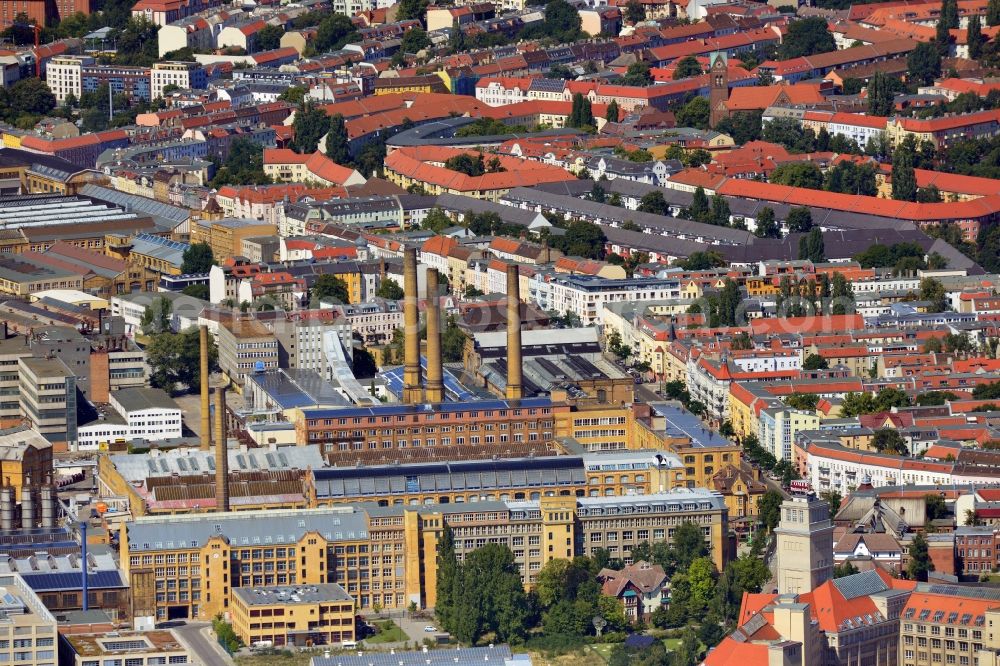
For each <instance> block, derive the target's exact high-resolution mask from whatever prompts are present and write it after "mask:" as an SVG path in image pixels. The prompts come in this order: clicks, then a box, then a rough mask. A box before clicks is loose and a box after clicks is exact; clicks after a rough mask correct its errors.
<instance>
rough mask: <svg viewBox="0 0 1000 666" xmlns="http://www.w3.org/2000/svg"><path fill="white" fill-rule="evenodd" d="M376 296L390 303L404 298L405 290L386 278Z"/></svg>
mask: <svg viewBox="0 0 1000 666" xmlns="http://www.w3.org/2000/svg"><path fill="white" fill-rule="evenodd" d="M375 295H376V296H378V297H379V298H384V299H386V300H389V301H398V300H401V299H402V298H403V288H402V287H400V286H399V283H398V282H396V281H395V280H393V279H392V278H386V279H384V280H382V284H380V285H379V286H378V291H377V292H375Z"/></svg>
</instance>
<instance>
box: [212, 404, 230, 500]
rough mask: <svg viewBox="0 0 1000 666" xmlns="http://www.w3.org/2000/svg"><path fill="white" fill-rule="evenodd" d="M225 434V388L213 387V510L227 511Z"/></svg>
mask: <svg viewBox="0 0 1000 666" xmlns="http://www.w3.org/2000/svg"><path fill="white" fill-rule="evenodd" d="M227 444H228V437H227V436H226V389H225V388H224V387H221V386H220V387H219V388H217V389H215V510H216V511H229V450H228V446H227Z"/></svg>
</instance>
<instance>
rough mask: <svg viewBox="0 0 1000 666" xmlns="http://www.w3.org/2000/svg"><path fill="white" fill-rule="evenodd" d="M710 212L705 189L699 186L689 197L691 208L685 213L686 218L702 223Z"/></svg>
mask: <svg viewBox="0 0 1000 666" xmlns="http://www.w3.org/2000/svg"><path fill="white" fill-rule="evenodd" d="M710 210H711V209H710V208H709V203H708V196H706V194H705V188H703V187H702V186H701V185H699V186H698V187H696V188H695V190H694V195H692V197H691V206H690V207H689V208H688V209H687V211H686V212H687V217H688V218H690V219H692V220H697V221H699V222H702V221H704V220H705V219H706V218H707V217H708V214H709V212H710Z"/></svg>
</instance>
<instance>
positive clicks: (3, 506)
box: [0, 486, 14, 532]
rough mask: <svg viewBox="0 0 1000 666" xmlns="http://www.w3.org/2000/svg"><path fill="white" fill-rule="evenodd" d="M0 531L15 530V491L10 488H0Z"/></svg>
mask: <svg viewBox="0 0 1000 666" xmlns="http://www.w3.org/2000/svg"><path fill="white" fill-rule="evenodd" d="M0 529H2V530H3V531H5V532H9V531H11V530H12V529H14V489H13V488H11V487H10V486H4V487H3V488H0Z"/></svg>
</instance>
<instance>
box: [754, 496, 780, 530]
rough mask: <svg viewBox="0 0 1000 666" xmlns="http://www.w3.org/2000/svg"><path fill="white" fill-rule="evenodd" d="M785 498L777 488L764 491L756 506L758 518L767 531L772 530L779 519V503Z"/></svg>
mask: <svg viewBox="0 0 1000 666" xmlns="http://www.w3.org/2000/svg"><path fill="white" fill-rule="evenodd" d="M784 500H785V498H784V497H783V496H782V495H781V493H779V492H778V491H777V490H768V491H767V492H766V493H764V494H763V495H762V496H761V498H760V500H759V502H760V503H759V504H758V506H757V508H758V510H759V513H760V520H761V522H762V523H764V526H765V527H766V528H767V529H768V531H771V530H773V529H774V528H775V527H777V526H778V522H780V521H781V503H782V502H783V501H784Z"/></svg>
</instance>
